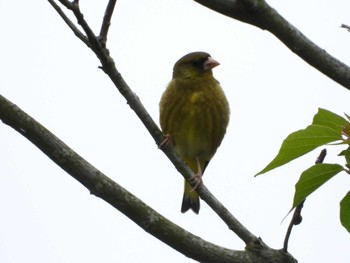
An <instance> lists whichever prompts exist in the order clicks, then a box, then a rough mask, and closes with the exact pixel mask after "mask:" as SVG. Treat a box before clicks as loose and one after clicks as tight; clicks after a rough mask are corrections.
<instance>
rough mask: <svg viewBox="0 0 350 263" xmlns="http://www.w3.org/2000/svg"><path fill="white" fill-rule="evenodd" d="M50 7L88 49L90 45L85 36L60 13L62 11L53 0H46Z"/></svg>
mask: <svg viewBox="0 0 350 263" xmlns="http://www.w3.org/2000/svg"><path fill="white" fill-rule="evenodd" d="M48 1H49V3H50V4H51V5H52V7H53V8H54V9H55V10H56V11H57V13H58V14H59V15H60V16H61V18H62V19H63V21H64V22H65V23H66V24H67V25H68V26H69V28H70V29H71V30H72V31H73V33H74V34H75V35H76V36H77V37H78V38H79V39H80V40H81V41H83V42H84V43H85V45H87V46H88V47H90V43H89V41H88V39H87V38H86V36H85V35H84V34H83V33H82V32H81V31H80V30H79V29H78V28H77V27H76V26H75V25H74V23H73V22H72V21H71V20H70V19H69V18H68V17H67V16H66V14H65V13H64V12H63V11H62V9H61V8H60V7H59V6H58V5H57V4H56V2H55V1H53V0H48Z"/></svg>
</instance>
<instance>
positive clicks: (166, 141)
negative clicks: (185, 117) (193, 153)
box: [158, 134, 174, 149]
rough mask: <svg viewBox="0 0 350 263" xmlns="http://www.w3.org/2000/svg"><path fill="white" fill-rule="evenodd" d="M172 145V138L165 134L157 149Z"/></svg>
mask: <svg viewBox="0 0 350 263" xmlns="http://www.w3.org/2000/svg"><path fill="white" fill-rule="evenodd" d="M168 145H171V146H173V145H174V142H173V138H172V137H171V135H170V134H165V139H164V140H163V141H162V142H161V143H160V144H159V146H158V149H160V148H162V147H163V146H168Z"/></svg>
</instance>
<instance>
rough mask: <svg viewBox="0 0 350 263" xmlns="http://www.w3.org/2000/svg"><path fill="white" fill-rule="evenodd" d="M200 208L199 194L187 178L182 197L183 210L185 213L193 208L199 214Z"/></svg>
mask: <svg viewBox="0 0 350 263" xmlns="http://www.w3.org/2000/svg"><path fill="white" fill-rule="evenodd" d="M199 208H200V203H199V195H198V193H197V192H196V191H194V190H192V186H191V185H190V184H189V183H188V182H187V181H186V180H185V191H184V196H183V198H182V206H181V212H182V213H185V212H187V211H188V210H189V209H192V211H193V212H195V213H196V214H198V213H199Z"/></svg>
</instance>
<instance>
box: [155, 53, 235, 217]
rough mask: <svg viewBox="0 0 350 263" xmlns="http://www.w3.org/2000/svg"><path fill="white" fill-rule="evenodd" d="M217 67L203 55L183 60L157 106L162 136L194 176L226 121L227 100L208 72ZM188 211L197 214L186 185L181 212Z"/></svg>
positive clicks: (216, 144)
mask: <svg viewBox="0 0 350 263" xmlns="http://www.w3.org/2000/svg"><path fill="white" fill-rule="evenodd" d="M217 65H219V63H218V62H217V61H215V60H213V59H212V58H211V57H210V55H209V54H208V53H205V52H193V53H190V54H187V55H185V56H184V57H182V58H181V59H180V60H179V61H177V62H176V64H175V66H174V69H173V79H172V80H171V81H170V83H169V85H168V87H167V89H166V90H165V92H164V93H163V96H162V98H161V101H160V104H159V106H160V125H161V128H162V131H163V133H164V134H167V135H169V136H170V137H171V141H172V142H173V144H174V147H175V150H176V152H177V153H178V154H179V156H180V157H181V158H182V159H183V160H184V161H185V162H186V163H187V165H188V166H189V167H190V169H191V170H192V171H193V172H194V173H196V174H199V173H203V172H204V170H205V167H206V165H207V164H208V162H209V161H210V159H211V158H212V157H213V155H214V154H215V152H216V149H217V148H218V147H219V146H220V144H221V141H222V139H223V137H224V135H225V133H226V127H227V125H228V121H229V114H230V111H229V105H228V102H227V99H226V97H225V94H224V92H223V90H222V89H221V87H220V84H219V82H218V81H217V80H216V79H215V78H214V77H213V73H212V70H211V69H212V68H213V67H215V66H217ZM197 162H198V163H199V165H200V168H201V171H198V164H197ZM200 175H201V174H200ZM189 209H192V210H193V211H194V212H196V213H198V212H199V196H198V194H197V192H196V191H192V187H191V186H190V185H189V184H188V183H187V182H186V181H185V191H184V196H183V201H182V207H181V212H186V211H187V210H189Z"/></svg>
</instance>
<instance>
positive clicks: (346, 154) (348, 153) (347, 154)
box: [339, 146, 350, 167]
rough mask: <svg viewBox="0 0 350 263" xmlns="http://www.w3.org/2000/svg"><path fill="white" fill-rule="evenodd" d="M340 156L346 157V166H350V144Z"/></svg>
mask: <svg viewBox="0 0 350 263" xmlns="http://www.w3.org/2000/svg"><path fill="white" fill-rule="evenodd" d="M339 156H344V157H345V160H346V166H347V167H349V166H350V146H349V147H348V148H347V149H346V150H343V151H341V153H339Z"/></svg>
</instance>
